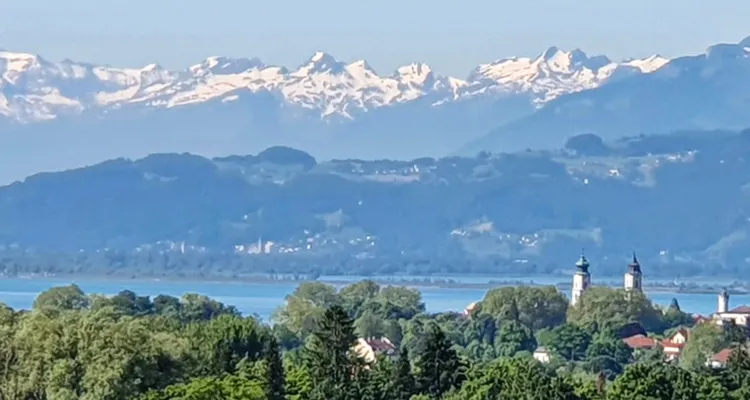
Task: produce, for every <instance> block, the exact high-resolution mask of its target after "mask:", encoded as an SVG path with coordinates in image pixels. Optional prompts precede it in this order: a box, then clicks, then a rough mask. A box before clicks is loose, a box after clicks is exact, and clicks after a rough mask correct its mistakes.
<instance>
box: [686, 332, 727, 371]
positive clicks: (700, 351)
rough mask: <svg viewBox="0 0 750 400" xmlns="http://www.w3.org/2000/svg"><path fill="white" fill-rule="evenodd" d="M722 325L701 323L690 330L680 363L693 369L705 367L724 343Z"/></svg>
mask: <svg viewBox="0 0 750 400" xmlns="http://www.w3.org/2000/svg"><path fill="white" fill-rule="evenodd" d="M722 339H723V337H722V330H721V327H719V326H717V325H715V324H700V325H698V326H696V327H695V328H693V330H692V331H691V332H690V340H688V341H687V343H686V344H685V348H684V349H683V350H682V354H681V356H680V365H681V366H683V367H685V368H687V369H691V370H699V369H701V368H703V366H704V365H705V364H706V362H707V361H708V360H709V359H710V358H711V356H713V355H714V354H715V353H716V352H717V351H719V350H721V347H722V345H723V341H722Z"/></svg>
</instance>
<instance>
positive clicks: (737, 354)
mask: <svg viewBox="0 0 750 400" xmlns="http://www.w3.org/2000/svg"><path fill="white" fill-rule="evenodd" d="M724 373H725V376H726V377H725V381H726V385H727V387H728V388H729V390H732V391H740V390H742V389H743V388H744V387H746V386H750V351H749V350H748V348H747V347H746V346H742V345H734V346H733V347H732V352H731V353H730V355H729V359H728V360H727V365H726V370H725V371H724ZM739 398H742V397H739Z"/></svg>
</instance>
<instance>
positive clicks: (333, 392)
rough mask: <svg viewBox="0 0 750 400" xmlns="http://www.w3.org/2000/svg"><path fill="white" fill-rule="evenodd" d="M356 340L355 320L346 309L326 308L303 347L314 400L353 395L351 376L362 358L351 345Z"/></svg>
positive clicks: (345, 398)
mask: <svg viewBox="0 0 750 400" xmlns="http://www.w3.org/2000/svg"><path fill="white" fill-rule="evenodd" d="M356 343H357V337H356V336H355V334H354V324H353V322H352V320H351V319H350V318H349V316H348V315H347V313H346V311H344V309H343V308H341V307H340V306H333V307H331V308H329V309H328V310H326V311H325V313H324V314H323V316H322V318H321V319H320V320H319V321H318V326H317V328H316V329H315V331H314V332H313V333H312V335H311V336H310V338H309V341H308V343H307V346H306V348H305V353H304V356H305V364H306V366H307V368H308V370H309V372H310V377H311V378H312V381H313V390H312V394H311V397H312V398H313V399H315V400H350V399H354V398H356V392H357V385H356V384H355V383H356V382H355V381H354V376H356V375H357V370H358V369H359V368H361V361H360V360H359V359H358V358H357V356H356V354H354V352H353V351H352V348H353V347H354V345H355V344H356Z"/></svg>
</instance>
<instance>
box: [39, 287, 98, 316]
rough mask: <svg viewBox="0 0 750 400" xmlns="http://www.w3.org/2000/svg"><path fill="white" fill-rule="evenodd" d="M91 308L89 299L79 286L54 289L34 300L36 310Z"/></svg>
mask: <svg viewBox="0 0 750 400" xmlns="http://www.w3.org/2000/svg"><path fill="white" fill-rule="evenodd" d="M88 306H89V298H88V297H87V296H86V294H85V293H83V290H81V288H80V287H78V285H75V284H73V285H69V286H59V287H53V288H51V289H49V290H47V291H45V292H42V293H40V294H39V296H37V298H36V300H34V306H33V308H34V309H35V310H47V311H66V310H82V309H85V308H87V307H88Z"/></svg>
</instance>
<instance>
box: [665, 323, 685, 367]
mask: <svg viewBox="0 0 750 400" xmlns="http://www.w3.org/2000/svg"><path fill="white" fill-rule="evenodd" d="M689 337H690V330H689V329H688V328H680V329H678V330H677V331H676V332H675V333H673V334H672V336H670V337H668V338H666V339H664V340H662V341H661V346H662V348H663V349H664V355H665V356H666V359H667V361H672V360H676V359H678V358H679V357H680V354H682V349H683V348H684V347H685V343H687V341H688V338H689Z"/></svg>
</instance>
